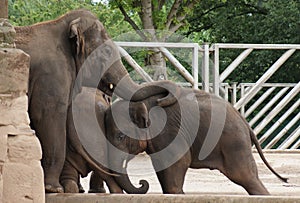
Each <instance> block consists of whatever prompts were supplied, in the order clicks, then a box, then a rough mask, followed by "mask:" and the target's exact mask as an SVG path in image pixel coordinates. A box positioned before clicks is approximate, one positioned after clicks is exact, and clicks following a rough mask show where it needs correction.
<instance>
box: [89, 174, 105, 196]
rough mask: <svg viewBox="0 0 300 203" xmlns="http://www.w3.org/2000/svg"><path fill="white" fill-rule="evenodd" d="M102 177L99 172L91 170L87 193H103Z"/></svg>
mask: <svg viewBox="0 0 300 203" xmlns="http://www.w3.org/2000/svg"><path fill="white" fill-rule="evenodd" d="M105 192H106V190H105V188H104V184H103V179H102V177H101V175H100V174H99V172H95V171H93V172H92V174H91V177H90V189H89V193H105Z"/></svg>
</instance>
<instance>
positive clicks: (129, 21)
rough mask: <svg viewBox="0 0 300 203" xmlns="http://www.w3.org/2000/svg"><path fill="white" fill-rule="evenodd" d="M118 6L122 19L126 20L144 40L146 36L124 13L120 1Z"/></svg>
mask: <svg viewBox="0 0 300 203" xmlns="http://www.w3.org/2000/svg"><path fill="white" fill-rule="evenodd" d="M118 8H119V9H120V11H121V13H122V14H123V16H124V20H125V21H127V22H128V23H129V24H130V25H131V27H132V28H133V29H134V30H135V31H136V33H137V34H138V35H139V36H140V37H141V38H142V39H143V40H146V39H147V37H146V35H145V33H144V32H143V31H141V29H140V28H139V27H138V26H137V24H136V23H135V22H134V21H133V20H132V19H131V18H130V17H129V16H128V14H127V13H126V11H125V9H124V7H123V6H122V5H121V3H118Z"/></svg>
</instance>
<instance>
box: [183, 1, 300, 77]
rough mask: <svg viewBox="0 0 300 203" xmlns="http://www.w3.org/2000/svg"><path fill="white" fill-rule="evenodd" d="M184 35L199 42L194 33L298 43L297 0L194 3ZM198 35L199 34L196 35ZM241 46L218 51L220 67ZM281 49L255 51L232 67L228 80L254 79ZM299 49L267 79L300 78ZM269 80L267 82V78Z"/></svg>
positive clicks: (233, 40)
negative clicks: (220, 59)
mask: <svg viewBox="0 0 300 203" xmlns="http://www.w3.org/2000/svg"><path fill="white" fill-rule="evenodd" d="M188 21H189V23H190V29H189V30H188V32H186V35H187V36H188V37H190V38H192V39H194V40H195V41H199V42H201V41H202V39H201V36H205V35H201V34H200V35H199V34H197V33H209V35H206V36H208V37H207V38H205V41H208V42H224V43H257V44H275V43H277V44H299V43H300V35H299V33H300V2H299V0H289V1H279V0H270V1H263V0H247V1H246V0H227V1H218V0H211V1H207V2H206V3H205V4H197V6H196V7H195V11H194V15H193V16H192V17H191V18H189V19H188ZM199 36H200V37H199ZM239 52H240V50H224V51H223V52H221V53H220V54H221V57H222V59H223V60H222V61H221V64H220V65H221V69H223V68H224V67H227V65H228V64H230V63H231V62H232V60H233V59H234V57H235V56H237V54H239ZM282 53H283V51H255V52H254V53H252V54H251V55H250V56H248V57H247V59H246V60H245V61H244V62H243V63H242V64H241V65H240V66H239V69H238V70H236V71H234V72H233V74H232V75H231V76H230V77H229V78H228V82H230V81H235V82H254V81H256V80H257V78H258V77H259V76H260V75H262V74H263V73H264V72H265V71H266V69H267V68H268V67H270V65H271V64H273V63H274V62H275V61H276V60H277V59H278V58H279V57H280V56H281V54H282ZM299 58H300V56H299V53H298V52H297V53H295V54H294V55H293V56H292V57H291V58H290V59H289V60H288V62H287V63H285V64H284V66H283V67H281V68H280V69H279V71H277V72H276V74H275V75H274V76H273V77H272V78H271V79H270V81H271V82H298V81H299V72H300V64H299ZM270 81H269V82H270Z"/></svg>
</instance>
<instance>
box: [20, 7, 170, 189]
mask: <svg viewBox="0 0 300 203" xmlns="http://www.w3.org/2000/svg"><path fill="white" fill-rule="evenodd" d="M15 30H16V41H15V43H16V46H17V48H20V49H22V50H24V51H25V52H26V53H28V54H29V55H30V57H31V62H30V74H29V87H28V97H29V107H28V112H29V117H30V120H31V126H32V128H33V129H34V130H35V131H36V134H37V136H38V138H39V140H40V142H41V145H42V151H43V157H42V166H43V169H44V176H45V177H44V181H45V190H46V192H59V193H60V192H63V188H62V186H61V185H60V183H59V176H60V173H61V170H62V168H63V164H64V161H65V148H66V121H67V112H68V108H69V106H70V104H71V100H72V99H71V98H72V89H73V87H74V86H75V87H76V88H75V91H73V92H75V93H78V92H80V90H81V86H92V87H98V88H99V89H101V90H103V91H104V92H105V93H107V94H109V95H111V94H112V92H113V91H114V90H115V91H114V92H115V93H116V94H117V95H118V96H120V97H122V98H124V99H127V100H128V99H132V100H142V99H144V98H146V97H148V96H150V95H155V94H157V93H158V92H168V91H167V90H166V88H165V87H167V86H168V85H170V83H169V82H167V81H166V82H160V83H155V85H159V87H157V86H156V87H154V86H153V84H154V83H152V84H150V85H149V84H146V85H144V86H146V88H144V90H145V91H140V93H139V94H134V92H136V91H137V90H138V89H139V88H140V86H139V85H137V84H135V83H134V82H133V81H132V80H131V78H130V77H129V75H128V72H127V71H126V69H125V67H124V66H123V64H122V62H121V60H120V56H119V53H118V49H117V47H116V46H115V45H114V43H113V42H112V41H111V39H110V38H109V37H108V35H107V32H106V31H105V29H104V27H103V25H102V23H101V22H99V20H98V19H97V17H96V16H95V15H93V14H92V13H91V12H89V11H87V10H75V11H71V12H69V13H67V14H65V15H63V16H61V17H59V18H58V19H56V20H52V21H47V22H42V23H38V24H35V25H32V26H24V27H15ZM76 78H77V79H76ZM119 84H120V85H119ZM165 84H166V85H167V86H164V87H162V86H163V85H165ZM117 85H118V86H117ZM171 86H172V84H171ZM132 95H133V96H132ZM131 96H132V97H131ZM73 97H74V95H73ZM158 102H160V104H161V105H168V104H169V103H170V102H171V103H172V102H174V97H173V98H172V96H171V97H170V98H167V99H162V100H159V101H158Z"/></svg>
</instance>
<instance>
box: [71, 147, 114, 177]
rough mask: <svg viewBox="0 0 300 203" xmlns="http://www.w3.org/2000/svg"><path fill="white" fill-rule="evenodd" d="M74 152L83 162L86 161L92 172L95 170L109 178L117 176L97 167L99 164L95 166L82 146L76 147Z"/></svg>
mask: <svg viewBox="0 0 300 203" xmlns="http://www.w3.org/2000/svg"><path fill="white" fill-rule="evenodd" d="M74 148H75V150H76V152H77V153H78V154H80V155H81V156H82V157H83V159H84V160H86V161H87V162H88V163H89V164H90V167H91V168H93V169H94V170H97V171H99V172H102V173H104V174H106V175H109V176H119V175H118V174H115V173H110V172H109V171H107V170H105V169H103V168H101V166H99V164H97V163H96V162H95V161H94V160H93V159H92V158H91V157H90V156H89V155H88V153H87V152H86V151H85V150H84V148H83V147H82V145H80V146H76V147H74Z"/></svg>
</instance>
